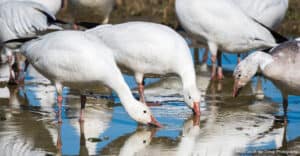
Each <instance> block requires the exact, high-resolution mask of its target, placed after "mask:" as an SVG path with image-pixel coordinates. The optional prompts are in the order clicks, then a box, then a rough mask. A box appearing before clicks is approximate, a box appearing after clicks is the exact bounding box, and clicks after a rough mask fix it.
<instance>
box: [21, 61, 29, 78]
mask: <svg viewBox="0 0 300 156" xmlns="http://www.w3.org/2000/svg"><path fill="white" fill-rule="evenodd" d="M28 66H29V61H28V60H27V59H26V60H25V65H24V70H21V71H22V77H20V83H24V81H25V75H26V72H27V69H28Z"/></svg>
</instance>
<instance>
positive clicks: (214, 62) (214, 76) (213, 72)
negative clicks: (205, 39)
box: [210, 55, 217, 80]
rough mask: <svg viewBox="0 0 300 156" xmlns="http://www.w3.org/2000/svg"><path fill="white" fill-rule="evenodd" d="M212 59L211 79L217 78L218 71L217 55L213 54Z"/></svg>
mask: <svg viewBox="0 0 300 156" xmlns="http://www.w3.org/2000/svg"><path fill="white" fill-rule="evenodd" d="M210 59H211V63H212V69H211V79H212V80H215V78H216V71H217V64H216V61H217V57H216V55H212V56H211V58H210Z"/></svg>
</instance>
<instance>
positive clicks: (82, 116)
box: [79, 95, 86, 122]
mask: <svg viewBox="0 0 300 156" xmlns="http://www.w3.org/2000/svg"><path fill="white" fill-rule="evenodd" d="M80 100H81V109H80V117H79V122H84V109H85V103H86V95H81V96H80Z"/></svg>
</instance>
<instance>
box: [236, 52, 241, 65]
mask: <svg viewBox="0 0 300 156" xmlns="http://www.w3.org/2000/svg"><path fill="white" fill-rule="evenodd" d="M237 57H238V63H240V62H241V54H237Z"/></svg>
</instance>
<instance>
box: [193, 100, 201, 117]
mask: <svg viewBox="0 0 300 156" xmlns="http://www.w3.org/2000/svg"><path fill="white" fill-rule="evenodd" d="M199 105H200V102H194V104H193V112H194V115H196V116H200V107H199Z"/></svg>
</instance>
